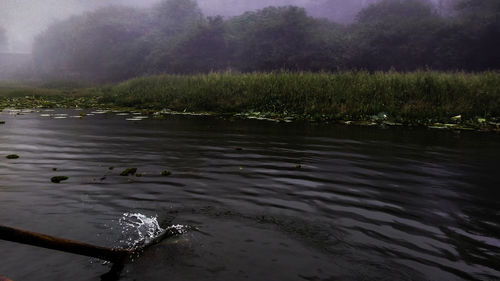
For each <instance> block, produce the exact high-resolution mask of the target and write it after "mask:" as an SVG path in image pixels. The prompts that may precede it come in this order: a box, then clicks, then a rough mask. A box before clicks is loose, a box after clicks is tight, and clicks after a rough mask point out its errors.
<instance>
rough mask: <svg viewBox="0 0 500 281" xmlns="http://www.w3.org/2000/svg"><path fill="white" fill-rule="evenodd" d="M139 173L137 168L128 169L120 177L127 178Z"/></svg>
mask: <svg viewBox="0 0 500 281" xmlns="http://www.w3.org/2000/svg"><path fill="white" fill-rule="evenodd" d="M136 172H137V168H128V169H125V170H124V171H123V172H121V174H120V176H123V177H126V176H129V175H134V174H135V173H136Z"/></svg>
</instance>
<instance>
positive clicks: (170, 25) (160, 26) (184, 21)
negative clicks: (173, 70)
mask: <svg viewBox="0 0 500 281" xmlns="http://www.w3.org/2000/svg"><path fill="white" fill-rule="evenodd" d="M152 11H153V12H152V19H153V27H154V28H153V29H152V30H151V31H150V33H149V34H148V37H147V41H148V44H149V45H150V48H151V49H150V52H149V54H148V56H147V58H146V65H147V68H148V69H149V71H150V72H169V71H170V69H169V67H171V66H172V63H171V60H172V56H171V53H172V48H175V46H176V45H177V44H179V42H180V41H183V40H185V37H186V36H187V34H188V33H191V32H193V30H196V29H197V28H198V27H199V26H203V25H204V24H205V23H206V21H205V19H204V18H203V14H202V12H201V9H200V8H199V7H198V3H197V2H196V1H194V0H164V1H162V2H160V3H158V4H157V5H156V6H155V7H154V8H153V10H152Z"/></svg>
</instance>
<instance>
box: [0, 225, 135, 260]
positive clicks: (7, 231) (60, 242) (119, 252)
mask: <svg viewBox="0 0 500 281" xmlns="http://www.w3.org/2000/svg"><path fill="white" fill-rule="evenodd" d="M0 239H2V240H7V241H11V242H16V243H21V244H28V245H32V246H37V247H42V248H47V249H52V250H57V251H62V252H67V253H72V254H77V255H83V256H87V257H93V258H98V259H102V260H106V261H111V262H122V261H123V260H124V259H125V258H126V257H128V256H129V255H130V254H132V251H131V250H126V249H112V248H106V247H100V246H95V245H91V244H86V243H81V242H77V241H72V240H67V239H62V238H58V237H54V236H49V235H45V234H40V233H35V232H30V231H26V230H22V229H17V228H13V227H8V226H1V225H0Z"/></svg>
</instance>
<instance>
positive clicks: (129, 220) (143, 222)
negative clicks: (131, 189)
mask: <svg viewBox="0 0 500 281" xmlns="http://www.w3.org/2000/svg"><path fill="white" fill-rule="evenodd" d="M119 223H120V226H121V228H122V239H120V241H119V243H120V244H122V245H123V246H125V247H127V248H135V247H139V246H142V245H145V244H148V243H149V242H151V241H152V240H153V239H154V238H156V237H157V236H159V235H160V234H162V233H163V232H166V231H168V232H170V233H171V234H175V235H180V234H184V233H186V232H187V231H188V230H189V227H188V226H185V225H180V224H179V225H172V226H169V227H166V228H162V227H161V226H160V224H159V223H158V217H157V216H154V217H148V216H146V215H143V214H141V213H124V214H123V215H122V217H121V218H120V220H119Z"/></svg>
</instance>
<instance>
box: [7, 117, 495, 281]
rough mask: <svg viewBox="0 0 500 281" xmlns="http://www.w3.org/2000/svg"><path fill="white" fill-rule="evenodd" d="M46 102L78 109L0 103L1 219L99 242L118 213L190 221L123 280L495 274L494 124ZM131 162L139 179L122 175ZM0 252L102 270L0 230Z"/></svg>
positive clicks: (28, 270)
mask: <svg viewBox="0 0 500 281" xmlns="http://www.w3.org/2000/svg"><path fill="white" fill-rule="evenodd" d="M57 113H67V114H69V115H77V114H78V113H79V112H77V111H65V112H39V113H31V114H25V115H9V114H8V113H7V112H4V113H3V114H2V115H0V119H2V120H5V121H7V122H6V124H5V125H0V155H1V157H0V206H1V211H0V224H4V225H10V226H15V227H19V228H25V229H29V230H31V231H36V232H42V233H46V234H50V235H56V236H62V237H65V238H69V239H75V240H80V241H84V242H88V243H94V244H98V245H103V246H120V245H122V244H123V240H124V239H127V236H128V235H133V233H132V232H130V230H125V229H124V228H123V225H120V223H119V221H120V218H123V214H124V213H127V212H130V213H140V214H143V215H146V216H149V217H154V216H157V217H158V221H159V222H160V224H161V225H163V226H167V225H169V224H182V225H189V226H194V227H196V228H197V229H198V231H190V232H188V233H186V234H184V235H182V236H181V237H179V238H178V239H176V240H175V241H170V242H169V243H163V244H160V245H158V246H156V247H154V248H151V249H150V250H148V251H146V252H145V253H144V254H143V255H142V256H141V257H140V258H138V259H137V260H136V261H135V262H133V263H131V264H128V265H126V267H125V269H124V271H123V273H122V274H123V275H122V280H498V279H499V278H500V225H499V224H500V165H499V164H500V135H498V134H484V133H477V132H462V133H454V132H447V131H436V130H428V129H409V128H398V129H382V128H361V127H345V126H333V125H314V124H308V123H305V124H302V123H288V124H285V123H273V122H267V121H252V120H232V121H231V120H222V119H218V118H214V117H200V116H198V117H193V116H171V117H167V118H166V119H165V120H151V119H148V120H143V121H140V122H139V121H137V122H133V121H126V120H125V118H130V117H127V116H117V115H116V114H115V113H108V114H96V115H95V116H88V117H85V118H84V119H78V118H67V119H53V118H51V117H42V116H40V115H41V114H57ZM238 148H241V149H238ZM12 153H16V154H19V155H20V156H21V158H19V159H17V160H7V159H6V158H5V155H8V154H12ZM298 164H300V165H301V167H300V168H299V167H297V165H298ZM109 166H114V167H115V168H114V169H113V170H109V169H108V167H109ZM128 167H137V168H138V172H139V173H142V177H133V176H131V177H121V176H119V173H120V172H121V171H122V170H123V169H124V168H128ZM53 168H57V171H53ZM165 169H168V170H170V171H172V175H171V176H170V177H162V176H160V173H161V172H162V171H163V170H165ZM56 175H64V176H68V177H69V180H68V181H66V182H64V183H62V184H53V183H51V182H50V178H51V177H52V176H56ZM0 257H1V259H0V260H1V261H0V275H5V276H8V277H10V278H12V279H13V280H16V281H20V280H99V276H100V275H101V274H103V273H105V272H107V271H108V270H109V268H110V266H109V265H103V264H101V262H99V261H97V260H92V259H89V258H86V257H80V256H75V255H71V254H65V253H59V252H55V251H51V250H45V249H37V248H34V247H31V246H24V245H19V244H13V243H10V242H3V241H0Z"/></svg>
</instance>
